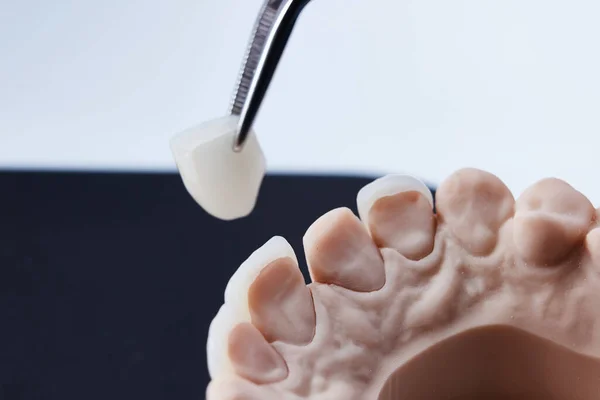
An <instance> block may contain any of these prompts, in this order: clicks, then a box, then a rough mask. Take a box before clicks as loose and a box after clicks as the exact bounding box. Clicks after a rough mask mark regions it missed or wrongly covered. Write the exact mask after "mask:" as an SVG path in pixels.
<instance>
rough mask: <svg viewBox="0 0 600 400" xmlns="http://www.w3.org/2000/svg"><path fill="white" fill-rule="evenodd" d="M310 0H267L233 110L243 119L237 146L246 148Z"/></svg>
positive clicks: (236, 135)
mask: <svg viewBox="0 0 600 400" xmlns="http://www.w3.org/2000/svg"><path fill="white" fill-rule="evenodd" d="M309 1H310V0H265V3H264V4H263V6H262V8H261V10H260V12H259V15H258V18H257V20H256V24H255V25H254V29H253V33H252V36H251V39H250V44H249V46H248V50H247V52H246V56H245V58H244V62H243V64H242V69H241V72H240V75H239V78H238V81H237V87H236V90H235V94H234V96H233V100H232V102H231V108H230V110H229V113H230V114H231V115H238V116H239V117H240V118H239V122H238V126H237V131H236V134H235V140H234V143H233V150H234V151H236V152H239V151H241V150H242V149H243V147H244V143H245V142H246V139H247V138H248V134H249V133H250V130H251V129H252V125H253V124H254V120H255V119H256V115H257V114H258V111H259V109H260V106H261V104H262V101H263V99H264V97H265V94H266V92H267V89H268V88H269V85H270V83H271V80H272V79H273V75H274V74H275V70H276V69H277V65H278V64H279V60H280V59H281V56H282V54H283V51H284V49H285V46H286V44H287V42H288V39H289V37H290V35H291V33H292V30H293V28H294V25H295V23H296V21H297V19H298V16H299V15H300V13H301V12H302V10H303V9H304V6H306V5H307V4H308V2H309Z"/></svg>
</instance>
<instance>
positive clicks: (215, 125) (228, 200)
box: [171, 116, 266, 220]
mask: <svg viewBox="0 0 600 400" xmlns="http://www.w3.org/2000/svg"><path fill="white" fill-rule="evenodd" d="M237 122H238V117H236V116H227V117H223V118H219V119H216V120H212V121H208V122H205V123H203V124H200V125H198V126H195V127H193V128H190V129H188V130H185V131H183V132H181V133H179V134H177V135H175V137H173V139H172V140H171V151H172V152H173V156H174V158H175V162H176V163H177V168H178V169H179V173H180V174H181V178H182V180H183V183H184V185H185V187H186V189H187V191H188V192H189V193H190V195H191V196H192V197H193V198H194V200H196V202H197V203H198V204H199V205H200V206H201V207H202V208H203V209H204V210H205V211H206V212H208V213H209V214H211V215H213V216H214V217H216V218H219V219H222V220H233V219H237V218H242V217H245V216H247V215H248V214H250V212H252V210H253V209H254V205H255V204H256V199H257V197H258V192H259V189H260V185H261V183H262V180H263V177H264V175H265V170H266V162H265V157H264V155H263V152H262V149H261V148H260V145H259V144H258V140H257V139H256V135H255V134H254V132H251V133H250V135H249V136H248V139H247V141H246V144H245V146H244V148H243V149H242V150H241V151H240V152H234V151H233V149H232V148H233V147H232V146H233V140H234V137H235V128H236V126H237Z"/></svg>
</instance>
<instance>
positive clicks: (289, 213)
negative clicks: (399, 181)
mask: <svg viewBox="0 0 600 400" xmlns="http://www.w3.org/2000/svg"><path fill="white" fill-rule="evenodd" d="M369 181H370V180H368V179H358V178H340V177H301V176H296V177H292V176H269V177H267V178H266V180H265V183H264V186H263V188H262V191H261V195H260V199H259V202H258V206H257V209H256V210H255V211H254V213H253V214H252V215H251V216H250V217H248V218H246V219H243V220H239V221H234V222H222V221H218V220H216V219H214V218H212V217H210V216H208V215H207V214H205V213H204V211H202V210H201V209H200V207H199V206H198V205H196V203H194V201H193V200H192V199H191V197H190V196H189V195H188V194H187V192H185V190H184V188H183V185H182V183H181V181H180V178H179V176H178V175H175V174H95V173H33V172H5V173H2V172H0V385H1V386H0V399H6V400H17V399H60V400H69V399H73V400H75V399H77V400H95V399H98V400H107V399H128V400H131V399H136V400H137V399H143V400H153V399H169V400H174V399H177V400H184V399H203V398H204V390H205V388H206V384H207V382H208V372H207V368H206V353H205V343H206V335H207V330H208V325H209V323H210V321H211V319H212V317H213V316H214V314H215V313H216V311H217V310H218V308H219V306H220V305H221V303H222V301H223V290H224V288H225V284H226V283H227V280H228V279H229V277H230V276H231V274H232V273H233V271H234V270H235V269H236V268H237V266H238V265H239V264H240V263H241V262H242V261H243V260H244V259H245V258H246V257H247V256H248V255H249V254H250V253H251V252H252V251H254V250H255V249H256V248H257V247H259V246H260V245H262V244H263V243H264V242H265V241H266V240H268V239H269V238H270V237H272V236H273V235H282V236H284V237H286V238H287V239H288V240H289V241H290V242H291V243H292V246H293V247H294V248H295V250H296V252H297V253H298V254H299V259H300V260H301V262H302V268H303V272H304V273H305V274H306V269H305V264H304V259H303V255H302V251H303V250H302V235H303V234H304V232H305V230H306V229H307V228H308V226H309V225H310V224H311V222H312V221H313V220H314V219H315V218H317V217H319V216H320V215H322V214H323V213H324V212H326V211H328V210H329V209H332V208H335V207H340V206H347V207H350V208H352V209H353V210H355V196H356V193H357V191H358V190H359V189H360V188H361V187H362V186H363V185H364V184H366V183H367V182H369Z"/></svg>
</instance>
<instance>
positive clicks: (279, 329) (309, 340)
mask: <svg viewBox="0 0 600 400" xmlns="http://www.w3.org/2000/svg"><path fill="white" fill-rule="evenodd" d="M436 201H437V202H436V210H437V213H434V212H433V209H432V205H433V202H432V196H431V193H430V192H429V190H428V189H427V187H426V186H425V185H424V184H423V183H421V182H420V181H418V180H416V179H414V178H411V177H403V176H388V177H385V178H382V179H378V180H376V181H375V182H373V183H371V184H369V185H367V186H366V187H365V188H363V189H362V190H361V191H360V192H359V193H358V199H357V202H358V209H359V215H360V219H359V218H357V217H356V216H354V215H353V213H352V212H351V211H350V210H348V209H346V208H340V209H336V210H333V211H330V212H329V213H327V214H325V215H324V216H322V217H321V218H319V219H318V220H317V221H316V222H315V223H314V224H313V225H312V226H311V227H310V228H309V229H308V231H307V232H306V235H305V237H304V248H305V253H306V259H307V262H308V265H309V270H310V275H311V279H312V283H311V284H310V285H308V286H307V285H305V283H304V279H303V277H302V274H301V272H300V271H299V269H298V264H297V259H296V255H295V253H294V251H293V250H292V249H291V247H290V245H289V244H288V243H287V242H286V241H285V240H284V239H283V238H280V237H275V238H273V239H271V240H270V241H269V242H267V243H266V244H265V245H264V246H263V247H261V248H260V249H258V250H257V251H256V252H255V253H254V254H252V255H251V256H250V257H249V258H248V260H247V261H246V262H245V263H243V264H242V266H241V267H240V268H239V269H238V270H237V272H236V273H235V274H234V275H233V276H232V278H231V280H230V281H229V284H228V286H227V288H226V289H225V301H224V304H223V306H222V307H221V309H220V310H219V311H218V313H217V315H216V317H215V318H214V320H213V322H212V324H211V326H210V330H209V337H208V345H207V350H208V353H207V354H208V364H209V370H210V374H211V377H212V382H211V383H210V385H209V387H208V390H207V399H208V400H271V399H273V400H288V399H289V400H298V399H310V400H338V399H339V400H354V399H356V400H363V399H366V400H371V399H373V400H375V399H380V400H392V399H393V400H465V399H467V400H471V399H486V400H499V399H502V400H525V399H527V400H542V399H543V400H567V399H568V400H598V399H599V398H600V358H599V357H600V325H599V324H600V228H599V227H598V226H597V217H598V215H599V214H598V211H597V210H595V209H594V207H593V206H592V204H591V203H590V202H589V200H588V199H587V198H586V197H585V196H584V195H582V194H581V193H579V192H577V191H576V190H575V189H573V188H572V187H571V186H569V185H568V184H567V183H565V182H563V181H560V180H557V179H546V180H542V181H540V182H538V183H537V184H535V185H533V186H532V187H530V188H529V189H528V190H527V191H525V192H524V193H523V194H522V196H521V197H520V198H519V199H518V200H517V201H516V202H515V201H514V199H513V197H512V195H511V193H510V191H509V190H508V188H507V187H506V186H505V185H504V184H503V183H502V182H501V181H500V180H499V179H498V178H496V177H495V176H493V175H491V174H489V173H486V172H483V171H480V170H475V169H465V170H461V171H458V172H456V173H455V174H453V175H452V176H450V177H449V178H448V179H447V180H446V181H445V182H444V183H442V184H441V186H440V187H439V189H438V191H437V194H436Z"/></svg>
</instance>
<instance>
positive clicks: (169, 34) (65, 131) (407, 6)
mask: <svg viewBox="0 0 600 400" xmlns="http://www.w3.org/2000/svg"><path fill="white" fill-rule="evenodd" d="M0 4H1V5H0V51H1V54H2V58H1V62H0V165H2V166H7V167H13V166H22V167H27V168H30V167H32V166H33V167H44V168H45V167H52V168H63V167H69V168H85V169H88V168H94V169H98V168H100V169H105V168H110V169H122V168H126V169H133V170H138V169H145V170H171V171H172V170H174V163H173V160H172V157H171V154H170V150H169V147H168V140H169V139H170V137H171V136H172V135H173V134H174V133H176V132H179V131H181V130H183V129H185V128H187V127H189V126H192V125H195V124H198V123H200V122H203V121H205V120H208V119H212V118H216V117H219V116H222V115H223V114H224V113H225V112H226V111H227V108H228V104H229V100H230V97H231V94H232V91H233V86H234V82H235V79H236V78H237V74H238V69H239V67H240V62H241V59H242V56H243V54H244V50H245V47H246V44H247V41H248V38H249V33H250V30H251V28H252V25H253V24H254V20H255V17H256V14H257V11H258V9H259V8H260V5H261V1H260V0H245V1H239V0H219V1H216V0H173V1H168V2H166V1H158V0H145V1H141V0H105V1H89V0H81V1H60V2H48V1H43V0H22V1H18V2H17V1H8V0H5V1H3V2H1V3H0ZM598 15H600V3H599V2H597V1H593V0H573V1H569V2H567V1H564V0H561V1H557V0H527V1H518V0H506V1H477V0H457V1H453V2H444V1H440V0H419V1H416V0H405V1H388V2H375V3H374V2H372V1H365V0H321V1H319V0H316V1H314V2H312V3H311V4H309V6H308V7H307V8H306V9H305V11H304V12H303V14H302V15H301V17H300V20H299V22H298V25H297V28H296V30H295V32H294V34H293V36H292V38H291V41H290V44H289V47H288V50H287V52H286V54H285V56H284V58H283V61H282V64H281V66H280V68H279V70H278V73H277V75H276V77H275V80H274V82H273V86H272V88H271V90H270V92H269V94H268V97H267V99H266V103H265V104H264V107H263V108H262V112H261V114H260V115H259V119H258V121H257V124H256V129H257V133H258V135H259V138H260V140H261V143H262V144H263V146H264V149H265V152H266V154H267V157H268V162H269V166H270V168H271V171H285V172H290V171H301V172H308V171H310V172H313V171H318V172H343V173H349V172H350V173H351V172H360V173H365V172H373V173H377V174H379V173H383V172H408V173H411V174H415V175H418V176H421V177H423V178H426V179H429V180H431V181H434V182H439V181H440V180H441V179H443V178H444V177H446V176H447V175H448V174H449V173H451V172H452V171H453V170H455V169H457V168H461V167H464V166H473V167H479V168H484V169H487V170H489V171H491V172H493V173H496V174H498V175H499V176H500V177H501V178H502V179H504V180H505V181H506V182H507V183H508V184H509V186H510V188H511V189H512V190H513V191H514V192H515V194H516V195H518V194H519V193H520V192H521V191H522V190H523V189H524V188H525V187H527V186H528V185H529V184H531V183H533V182H534V181H535V180H537V179H540V178H542V177H545V176H558V177H561V178H563V179H566V180H568V181H569V182H571V183H572V184H573V185H574V186H575V187H576V188H578V189H579V190H582V191H584V192H585V193H586V194H588V195H589V196H590V197H591V198H592V200H594V201H595V202H599V201H600V185H597V184H596V182H595V181H596V179H595V175H594V173H595V169H596V168H594V166H595V164H594V160H595V159H596V155H597V149H598V147H599V144H600V134H599V133H600V132H599V130H600V118H598V109H600V74H598V73H597V72H598V71H600V52H598V51H597V39H598V37H600V24H598V23H597V21H598V19H597V16H598ZM309 160H310V161H309Z"/></svg>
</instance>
